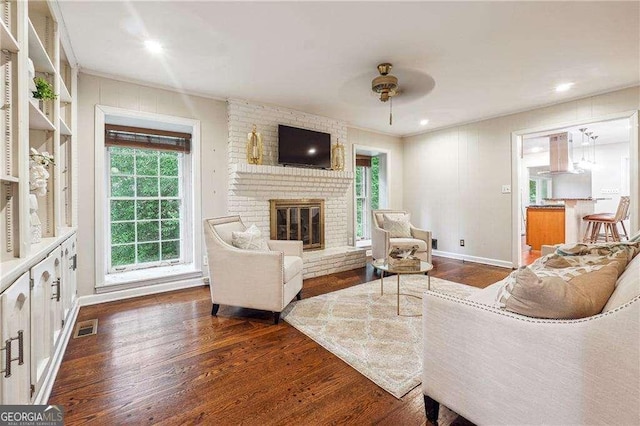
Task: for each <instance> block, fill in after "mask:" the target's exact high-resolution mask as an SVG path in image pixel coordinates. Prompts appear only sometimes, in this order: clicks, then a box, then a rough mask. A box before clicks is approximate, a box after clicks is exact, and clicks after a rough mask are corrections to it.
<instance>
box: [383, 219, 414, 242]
mask: <svg viewBox="0 0 640 426" xmlns="http://www.w3.org/2000/svg"><path fill="white" fill-rule="evenodd" d="M382 229H384V230H385V231H388V232H389V238H411V225H410V224H409V215H404V216H398V217H391V216H389V215H386V214H385V215H384V216H383V222H382Z"/></svg>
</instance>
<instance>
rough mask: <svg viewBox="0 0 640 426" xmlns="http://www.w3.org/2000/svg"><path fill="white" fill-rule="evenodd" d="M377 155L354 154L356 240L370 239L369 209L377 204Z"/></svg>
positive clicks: (378, 174)
mask: <svg viewBox="0 0 640 426" xmlns="http://www.w3.org/2000/svg"><path fill="white" fill-rule="evenodd" d="M379 177H380V162H379V158H378V157H367V156H362V155H357V156H356V190H355V198H356V240H368V239H371V225H370V221H371V210H376V209H377V208H378V206H379V200H380V197H379V184H380V179H379Z"/></svg>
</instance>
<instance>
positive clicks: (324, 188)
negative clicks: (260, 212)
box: [229, 163, 353, 197]
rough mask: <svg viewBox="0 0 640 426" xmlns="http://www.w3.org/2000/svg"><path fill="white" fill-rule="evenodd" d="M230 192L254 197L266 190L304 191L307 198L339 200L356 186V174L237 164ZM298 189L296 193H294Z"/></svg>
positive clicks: (231, 178)
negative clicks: (256, 193)
mask: <svg viewBox="0 0 640 426" xmlns="http://www.w3.org/2000/svg"><path fill="white" fill-rule="evenodd" d="M229 167H230V170H229V172H230V175H229V178H230V181H229V185H230V187H231V190H232V191H233V192H234V193H236V194H239V195H241V194H243V193H247V192H249V193H255V192H256V190H258V191H259V189H260V188H261V189H263V190H264V189H265V188H264V186H265V185H267V186H268V188H269V190H270V192H272V191H278V190H281V191H283V192H289V191H292V189H293V190H295V191H301V190H303V191H304V192H305V193H307V194H308V196H315V197H319V196H323V197H327V196H336V195H337V194H344V193H346V192H347V190H348V189H349V187H350V185H351V182H353V172H348V171H334V170H320V169H303V168H298V167H281V166H265V165H255V164H246V163H236V164H231V165H230V166H229ZM294 188H295V189H294Z"/></svg>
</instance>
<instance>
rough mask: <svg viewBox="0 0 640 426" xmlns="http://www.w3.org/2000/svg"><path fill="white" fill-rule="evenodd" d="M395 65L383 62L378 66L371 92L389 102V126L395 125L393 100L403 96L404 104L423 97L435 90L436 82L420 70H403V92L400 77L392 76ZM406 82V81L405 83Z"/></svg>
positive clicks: (401, 73)
mask: <svg viewBox="0 0 640 426" xmlns="http://www.w3.org/2000/svg"><path fill="white" fill-rule="evenodd" d="M392 68H393V64H391V63H389V62H383V63H381V64H378V66H377V69H378V73H379V74H380V75H378V76H377V77H375V78H374V79H373V80H372V81H371V90H372V91H373V92H374V93H375V94H376V95H377V96H378V97H379V99H380V101H382V102H387V101H389V125H390V126H391V125H393V98H394V97H395V96H398V95H402V99H403V102H405V101H410V100H415V99H419V98H421V97H423V96H424V95H426V94H428V93H429V92H431V90H433V88H434V87H435V81H434V80H433V78H432V77H431V76H430V75H428V74H426V73H425V72H422V71H418V70H406V69H405V70H401V72H400V75H401V76H402V77H403V85H402V90H401V88H400V84H399V81H398V77H396V76H395V75H393V74H391V69H392ZM405 80H406V81H405Z"/></svg>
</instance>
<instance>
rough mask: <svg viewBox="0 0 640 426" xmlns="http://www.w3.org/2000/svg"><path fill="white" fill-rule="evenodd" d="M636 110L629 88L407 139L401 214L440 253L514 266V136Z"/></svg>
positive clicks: (639, 102) (637, 98) (637, 99)
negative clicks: (510, 188)
mask: <svg viewBox="0 0 640 426" xmlns="http://www.w3.org/2000/svg"><path fill="white" fill-rule="evenodd" d="M638 109H640V87H633V88H628V89H624V90H618V91H615V92H610V93H606V94H603V95H598V96H592V97H589V98H584V99H579V100H575V101H571V102H565V103H562V104H557V105H553V106H550V107H546V108H540V109H535V110H531V111H526V112H522V113H518V114H512V115H507V116H503V117H498V118H494V119H490V120H484V121H479V122H476V123H470V124H465V125H460V126H455V127H451V128H447V129H443V130H437V131H433V132H429V133H424V134H420V135H416V136H411V137H408V138H405V139H404V141H405V145H404V207H405V208H406V209H408V210H409V211H410V212H411V213H412V217H413V220H414V221H415V222H416V225H418V226H421V227H423V228H426V229H430V230H431V231H433V237H434V238H437V239H438V240H439V241H438V246H439V247H438V248H439V249H440V250H441V251H444V252H450V253H453V254H457V255H462V256H469V257H477V258H483V259H489V260H496V261H498V263H503V264H511V253H512V247H511V244H512V243H511V241H512V237H511V232H512V220H515V218H513V217H512V212H511V211H512V208H511V194H502V193H501V186H502V185H504V184H510V183H511V132H513V131H517V130H522V129H531V128H537V127H540V126H547V125H548V126H550V127H552V126H554V125H557V124H560V123H567V122H571V121H576V120H583V119H584V120H587V119H591V118H595V117H601V116H605V115H607V114H613V113H620V112H625V111H632V110H638ZM514 193H515V194H517V192H514ZM516 196H517V195H516ZM460 239H465V243H466V244H465V247H460V246H459V244H458V241H459V240H460Z"/></svg>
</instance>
